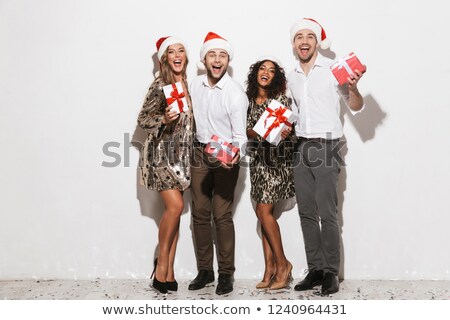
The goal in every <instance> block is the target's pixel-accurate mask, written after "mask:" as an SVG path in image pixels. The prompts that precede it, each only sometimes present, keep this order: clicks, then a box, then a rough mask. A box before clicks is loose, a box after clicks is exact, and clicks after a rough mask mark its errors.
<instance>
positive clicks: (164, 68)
mask: <svg viewBox="0 0 450 320" xmlns="http://www.w3.org/2000/svg"><path fill="white" fill-rule="evenodd" d="M169 47H170V46H169ZM169 47H167V49H166V51H164V53H163V55H162V56H161V61H160V63H159V69H160V74H159V77H160V78H161V79H162V80H163V82H164V83H166V84H170V83H175V77H174V76H173V72H172V69H171V68H170V66H169V63H168V61H167V56H168V55H169ZM183 48H184V46H183ZM184 50H185V52H186V48H184ZM188 63H189V59H188V56H187V52H186V63H185V64H184V67H183V70H182V71H181V77H182V78H183V80H185V79H186V69H187V65H188Z"/></svg>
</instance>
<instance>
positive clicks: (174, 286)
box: [166, 280, 178, 291]
mask: <svg viewBox="0 0 450 320" xmlns="http://www.w3.org/2000/svg"><path fill="white" fill-rule="evenodd" d="M166 285H167V290H169V291H178V282H177V280H175V281H166Z"/></svg>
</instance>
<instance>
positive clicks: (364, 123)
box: [347, 78, 387, 142]
mask: <svg viewBox="0 0 450 320" xmlns="http://www.w3.org/2000/svg"><path fill="white" fill-rule="evenodd" d="M363 79H364V78H363ZM364 104H365V108H364V110H363V111H362V112H360V113H358V114H356V115H354V116H352V115H351V114H349V117H348V119H349V120H350V122H351V123H352V124H353V126H354V127H355V129H356V131H357V132H358V134H359V136H360V138H361V140H362V141H363V142H367V141H369V140H372V139H373V138H375V133H376V130H377V128H378V127H380V126H381V125H382V124H383V122H384V121H385V119H386V117H387V114H386V112H384V111H383V110H381V108H380V105H379V104H378V103H377V101H376V100H375V98H374V97H373V96H372V95H370V94H369V95H367V96H366V97H364ZM347 112H348V113H350V111H347Z"/></svg>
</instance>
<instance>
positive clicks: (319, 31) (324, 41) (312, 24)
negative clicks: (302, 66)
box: [291, 18, 331, 50]
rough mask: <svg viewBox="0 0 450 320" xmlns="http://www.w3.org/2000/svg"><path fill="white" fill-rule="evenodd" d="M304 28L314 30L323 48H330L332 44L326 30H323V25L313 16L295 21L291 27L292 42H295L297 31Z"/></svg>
mask: <svg viewBox="0 0 450 320" xmlns="http://www.w3.org/2000/svg"><path fill="white" fill-rule="evenodd" d="M303 29H308V30H311V31H312V32H314V34H315V35H316V38H317V42H318V43H319V45H320V47H321V48H322V49H324V50H325V49H328V48H329V47H330V45H331V41H330V40H329V39H328V38H327V35H326V33H325V30H323V28H322V26H321V25H320V24H319V23H318V22H317V21H316V20H314V19H311V18H303V19H301V20H298V21H297V22H295V23H294V25H293V26H292V28H291V42H292V43H294V38H295V35H296V34H297V32H299V31H300V30H303Z"/></svg>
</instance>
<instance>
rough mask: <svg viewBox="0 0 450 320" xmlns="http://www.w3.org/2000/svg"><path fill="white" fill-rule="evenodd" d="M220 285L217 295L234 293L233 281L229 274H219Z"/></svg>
mask: <svg viewBox="0 0 450 320" xmlns="http://www.w3.org/2000/svg"><path fill="white" fill-rule="evenodd" d="M218 282H219V283H218V284H217V288H216V294H219V295H221V294H227V293H230V292H231V291H233V281H232V279H231V275H229V274H223V273H222V274H219V281H218Z"/></svg>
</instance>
